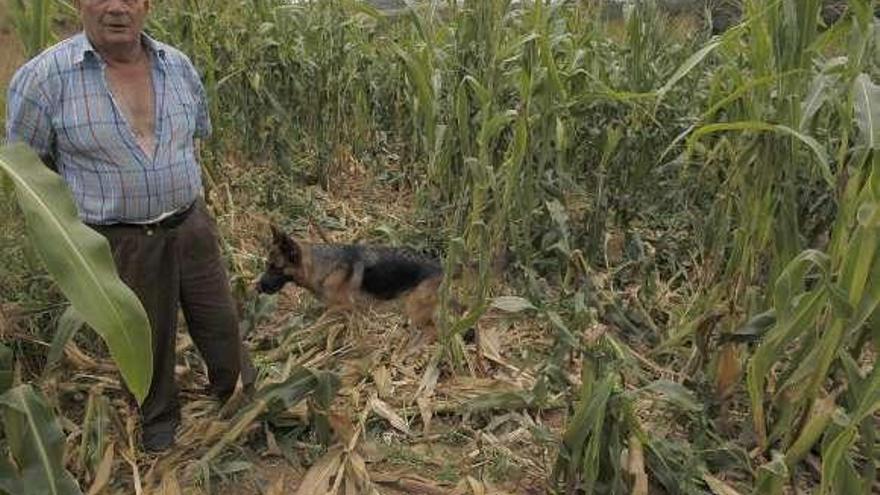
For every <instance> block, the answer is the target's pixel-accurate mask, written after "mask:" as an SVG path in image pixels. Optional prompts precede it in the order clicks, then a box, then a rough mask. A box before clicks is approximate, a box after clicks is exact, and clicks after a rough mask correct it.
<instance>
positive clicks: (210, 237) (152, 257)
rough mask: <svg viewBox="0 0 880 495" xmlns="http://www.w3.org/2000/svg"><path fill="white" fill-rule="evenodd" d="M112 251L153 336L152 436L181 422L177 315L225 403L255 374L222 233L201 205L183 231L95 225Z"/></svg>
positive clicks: (148, 408)
mask: <svg viewBox="0 0 880 495" xmlns="http://www.w3.org/2000/svg"><path fill="white" fill-rule="evenodd" d="M92 228H93V229H95V230H96V231H98V232H99V233H100V234H102V235H103V236H104V237H106V238H107V240H108V241H109V243H110V249H111V251H112V253H113V259H114V261H115V264H116V267H117V270H118V271H119V276H120V277H121V278H122V280H123V281H124V282H125V283H126V284H127V285H128V286H129V287H130V288H131V289H132V290H133V291H134V293H135V294H137V296H138V298H139V299H140V301H141V303H142V305H143V306H144V309H145V310H146V312H147V316H148V317H149V319H150V324H151V326H152V330H153V381H152V383H151V385H150V390H149V393H148V394H147V397H146V399H145V400H144V403H143V404H142V406H141V416H142V420H143V425H144V427H145V428H147V427H151V426H157V425H161V424H169V423H176V422H177V421H178V420H179V418H180V404H179V402H178V399H177V386H176V384H175V382H174V365H175V362H176V355H175V354H176V353H175V344H176V337H177V317H178V308H181V309H183V315H184V317H185V319H186V324H187V328H188V330H189V334H190V336H191V337H192V339H193V342H194V343H195V345H196V348H197V349H198V350H199V353H200V354H201V355H202V357H203V358H204V360H205V363H206V364H207V367H208V379H209V381H210V383H211V389H212V390H211V391H212V392H213V393H214V394H216V395H217V396H218V397H219V398H220V399H221V400H225V399H226V398H228V397H229V396H230V395H231V394H232V392H233V391H234V390H235V386H236V383H237V381H238V377H239V375H241V378H242V383H243V384H244V386H246V387H248V386H251V385H253V382H254V375H255V373H254V370H253V366H252V365H251V362H250V359H249V357H248V355H247V352H246V350H245V349H244V347H243V345H242V342H241V337H240V335H239V331H238V315H237V312H236V306H235V301H234V299H233V297H232V292H231V290H230V287H229V281H228V277H227V273H226V269H225V267H224V265H223V259H222V257H221V254H220V248H219V235H218V231H217V225H216V223H215V222H214V219H213V218H212V217H211V215H210V213H209V212H208V210H207V208H206V206H205V203H204V200H203V199H201V198H200V199H198V200H197V201H196V204H195V205H194V206H193V207H192V208H191V210H190V211H189V212H188V214H187V216H186V217H185V219H184V220H183V221H182V222H179V223H178V224H177V225H164V226H154V227H144V226H140V225H132V224H114V225H93V226H92Z"/></svg>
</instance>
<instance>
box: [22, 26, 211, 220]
mask: <svg viewBox="0 0 880 495" xmlns="http://www.w3.org/2000/svg"><path fill="white" fill-rule="evenodd" d="M143 40H144V44H145V46H146V47H147V48H148V50H147V51H148V53H149V54H150V56H151V58H152V79H153V91H154V101H155V115H156V121H155V141H156V147H155V149H154V150H153V155H152V156H149V155H148V154H147V153H144V151H143V150H142V149H141V148H140V147H139V146H138V144H137V140H136V138H135V135H134V132H133V131H132V129H131V128H130V127H129V125H128V123H127V121H126V119H125V116H124V115H123V113H122V112H121V111H120V109H119V108H118V107H117V106H116V104H115V103H114V100H113V98H112V96H111V93H110V90H109V87H108V85H107V82H106V78H105V67H106V63H105V62H104V61H103V60H102V59H101V56H100V55H99V54H98V52H97V51H95V49H94V47H93V46H92V44H91V43H90V42H89V40H88V38H87V37H86V36H85V34H83V33H80V34H78V35H75V36H73V37H71V38H68V39H67V40H64V41H62V42H60V43H58V44H57V45H55V46H53V47H51V48H49V49H47V50H46V51H44V52H43V53H42V54H40V55H38V56H37V57H35V58H34V59H32V60H30V61H29V62H28V63H27V64H25V65H24V66H22V67H21V68H20V69H19V70H18V72H16V74H15V75H14V76H13V78H12V81H11V83H10V85H9V94H8V97H7V110H6V139H7V141H8V142H9V143H12V142H19V141H22V142H25V143H27V144H29V145H30V146H31V147H32V148H34V150H35V151H36V152H37V153H38V154H39V155H40V156H41V157H42V158H43V159H44V160H46V161H47V162H50V163H51V162H54V164H55V167H56V168H57V170H58V173H59V174H61V176H62V177H63V178H64V180H65V181H66V182H67V184H68V185H69V186H70V189H71V192H72V193H73V197H74V199H75V202H76V205H77V208H78V210H79V214H80V217H81V218H82V220H83V221H84V222H86V223H93V224H111V223H118V222H133V223H137V222H149V221H151V220H154V219H157V218H160V217H162V216H163V215H166V214H168V213H169V212H173V211H176V210H178V209H180V208H183V207H186V206H188V205H189V204H191V203H192V202H193V201H194V200H195V199H196V197H197V196H198V195H200V194H201V193H202V178H201V169H200V167H199V164H198V161H197V159H196V152H195V143H194V139H195V138H204V137H207V136H208V135H209V134H210V132H211V122H210V119H209V117H208V108H207V102H206V97H205V89H204V86H202V83H201V81H200V80H199V76H198V74H197V73H196V70H195V68H194V67H193V65H192V63H191V62H190V60H189V58H187V56H186V55H184V54H183V53H182V52H180V51H179V50H176V49H175V48H173V47H171V46H168V45H166V44H164V43H160V42H158V41H156V40H153V39H152V38H150V37H148V36H146V35H143Z"/></svg>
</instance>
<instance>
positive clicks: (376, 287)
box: [258, 226, 443, 326]
mask: <svg viewBox="0 0 880 495" xmlns="http://www.w3.org/2000/svg"><path fill="white" fill-rule="evenodd" d="M442 281H443V269H442V267H441V266H440V263H439V262H438V261H436V260H434V259H430V258H428V257H425V256H422V255H419V254H417V253H414V252H412V251H409V250H406V249H404V248H395V247H387V246H366V245H357V244H328V243H310V242H303V241H297V240H294V239H292V238H291V237H290V236H288V235H287V234H285V233H284V232H282V231H281V230H279V229H278V228H277V227H275V226H272V247H271V249H270V253H269V256H268V260H267V262H266V270H265V272H264V273H263V274H262V276H261V277H260V281H259V287H258V289H259V291H260V292H262V293H266V294H274V293H276V292H278V291H279V290H281V288H282V287H284V285H285V284H286V283H288V282H293V283H295V284H296V285H298V286H300V287H304V288H306V289H308V290H309V291H310V292H311V293H312V294H314V295H315V296H316V297H317V298H318V299H320V300H321V301H322V302H324V303H325V304H326V305H327V306H328V309H330V310H340V309H341V310H345V309H350V308H351V307H352V306H353V305H354V304H356V303H357V302H358V301H360V300H363V299H367V300H378V301H389V300H394V299H398V298H404V301H405V310H406V314H407V316H408V317H409V318H410V321H411V322H412V323H413V324H414V325H417V326H423V325H426V324H429V323H432V322H433V321H434V312H435V310H436V307H437V301H438V297H437V290H438V289H439V287H440V284H441V283H442Z"/></svg>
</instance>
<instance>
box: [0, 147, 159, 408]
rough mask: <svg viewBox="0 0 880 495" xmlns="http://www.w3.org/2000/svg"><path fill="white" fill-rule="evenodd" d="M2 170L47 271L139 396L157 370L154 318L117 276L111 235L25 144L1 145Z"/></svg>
mask: <svg viewBox="0 0 880 495" xmlns="http://www.w3.org/2000/svg"><path fill="white" fill-rule="evenodd" d="M0 170H2V171H3V172H5V173H6V175H8V176H9V177H10V178H11V179H12V181H13V182H14V183H15V188H16V195H17V197H18V204H19V206H20V207H21V210H22V211H23V212H24V216H25V220H26V223H27V230H28V235H29V236H30V237H31V239H32V241H33V245H34V246H35V248H36V249H37V251H38V252H39V254H40V257H41V258H42V259H43V262H44V263H45V265H46V268H47V269H48V270H49V273H50V274H51V275H52V277H53V278H54V279H55V281H56V283H57V284H58V285H59V287H60V288H61V291H62V292H63V293H64V295H65V296H67V298H68V300H70V302H71V304H72V305H73V307H74V308H76V311H77V312H78V313H79V314H80V315H82V317H83V319H84V320H85V321H86V322H87V323H88V324H89V326H90V327H91V328H93V329H95V331H96V332H98V334H99V335H101V337H102V338H103V339H104V341H105V342H107V346H108V347H109V348H110V354H111V355H112V356H113V359H114V360H115V361H116V364H117V365H118V366H119V369H120V371H121V372H122V377H123V378H124V379H125V381H126V383H127V384H128V387H129V389H130V390H131V391H132V393H133V394H134V396H135V397H136V398H137V400H138V401H139V402H142V401H143V400H144V398H145V397H146V395H147V391H148V390H149V386H150V380H151V379H152V374H153V355H152V345H151V330H150V323H149V320H148V319H147V314H146V312H145V311H144V309H143V306H142V305H141V303H140V301H139V300H138V298H137V296H136V295H135V294H134V292H132V290H131V289H130V288H129V287H128V286H126V285H125V284H124V283H123V282H122V280H121V279H120V278H119V276H118V273H117V271H116V266H115V265H114V263H113V257H112V256H111V253H110V247H109V244H108V243H107V240H106V239H105V238H104V237H102V236H101V235H99V234H98V233H97V232H95V231H94V230H92V229H90V228H88V227H87V226H86V225H85V224H83V223H82V221H81V220H80V219H79V217H78V216H77V211H76V206H75V204H74V202H73V197H72V195H71V193H70V190H69V189H68V188H67V185H66V184H65V183H64V181H63V180H62V179H61V178H60V177H59V176H58V175H56V174H55V173H53V172H52V171H51V170H49V169H48V168H47V167H45V166H44V165H43V163H42V162H41V161H40V159H39V158H38V157H37V155H36V154H35V153H34V152H33V151H32V150H31V149H29V148H27V147H26V146H24V145H14V146H11V147H7V148H5V149H3V150H0Z"/></svg>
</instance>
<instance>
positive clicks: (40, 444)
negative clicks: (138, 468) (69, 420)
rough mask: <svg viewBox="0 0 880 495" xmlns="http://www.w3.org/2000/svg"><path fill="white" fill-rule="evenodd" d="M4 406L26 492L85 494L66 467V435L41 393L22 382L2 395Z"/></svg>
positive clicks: (6, 430)
mask: <svg viewBox="0 0 880 495" xmlns="http://www.w3.org/2000/svg"><path fill="white" fill-rule="evenodd" d="M0 409H2V413H3V431H4V433H5V435H6V439H7V441H8V444H9V450H10V453H11V454H12V457H13V458H14V459H15V466H16V468H15V471H16V474H15V475H14V477H17V478H18V479H20V480H21V483H22V485H21V486H22V487H23V491H22V493H25V494H42V495H68V494H79V493H82V492H81V491H80V489H79V487H78V486H77V483H76V480H74V478H73V476H71V475H70V473H68V472H67V471H66V470H65V469H64V434H63V433H62V432H61V427H60V426H59V425H58V420H57V419H55V416H54V415H53V413H52V410H51V409H50V408H49V406H48V405H47V404H46V402H45V400H43V398H42V397H41V396H40V394H38V393H37V392H36V391H35V390H34V389H33V387H31V386H30V385H20V386H18V387H16V388H13V389H11V390H9V391H7V392H6V393H4V394H3V395H2V396H0Z"/></svg>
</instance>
